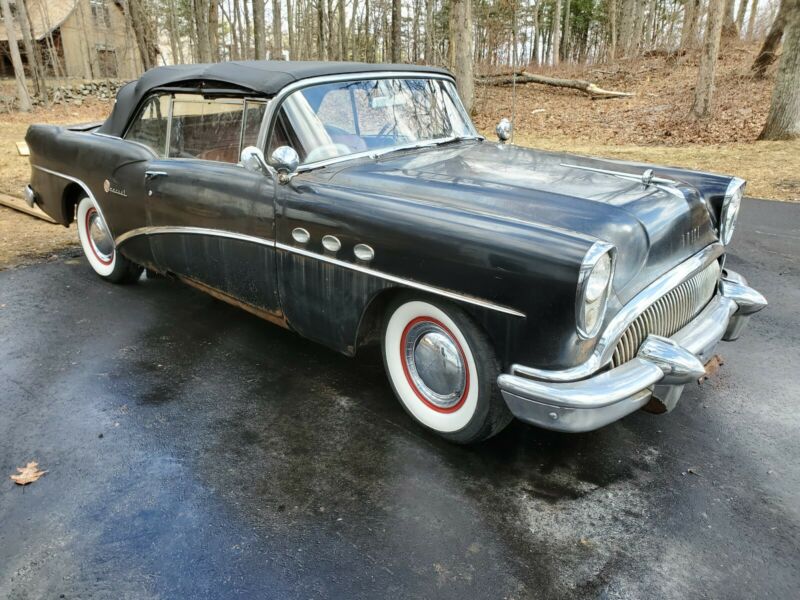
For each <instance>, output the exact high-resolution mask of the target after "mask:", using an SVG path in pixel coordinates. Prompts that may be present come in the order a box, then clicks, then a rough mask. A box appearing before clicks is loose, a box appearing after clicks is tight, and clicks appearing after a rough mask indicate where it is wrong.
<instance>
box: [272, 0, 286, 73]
mask: <svg viewBox="0 0 800 600" xmlns="http://www.w3.org/2000/svg"><path fill="white" fill-rule="evenodd" d="M270 58H272V59H273V60H282V59H283V28H282V25H281V0H272V52H271V53H270Z"/></svg>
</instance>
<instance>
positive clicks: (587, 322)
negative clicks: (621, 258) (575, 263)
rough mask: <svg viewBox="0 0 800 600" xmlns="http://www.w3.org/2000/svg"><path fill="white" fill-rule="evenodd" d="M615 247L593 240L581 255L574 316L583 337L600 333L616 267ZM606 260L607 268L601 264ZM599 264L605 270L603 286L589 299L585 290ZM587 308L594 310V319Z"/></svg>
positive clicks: (586, 337)
mask: <svg viewBox="0 0 800 600" xmlns="http://www.w3.org/2000/svg"><path fill="white" fill-rule="evenodd" d="M616 252H617V250H616V248H615V247H614V246H613V245H612V244H609V243H607V242H595V243H594V244H592V247H591V248H589V251H588V252H587V253H586V256H584V257H583V262H582V263H581V268H580V271H579V273H578V290H577V295H576V297H575V317H576V325H577V329H578V335H580V337H582V338H583V339H592V338H595V337H597V334H598V333H600V328H601V327H602V325H603V321H604V320H605V314H606V309H607V308H608V297H609V295H610V293H611V287H612V283H613V281H614V269H615V267H616ZM605 261H608V262H607V269H606V267H603V266H602V265H603V264H604V263H605ZM598 265H601V267H602V268H603V269H604V270H607V276H606V277H607V278H606V281H605V286H604V288H603V290H602V292H601V293H599V294H598V295H597V296H596V297H595V298H594V299H591V300H590V299H589V298H588V296H587V292H588V291H589V288H590V282H591V279H592V274H593V273H594V272H595V268H596V267H598ZM589 309H593V310H596V313H595V317H594V320H591V319H589V312H588V310H589Z"/></svg>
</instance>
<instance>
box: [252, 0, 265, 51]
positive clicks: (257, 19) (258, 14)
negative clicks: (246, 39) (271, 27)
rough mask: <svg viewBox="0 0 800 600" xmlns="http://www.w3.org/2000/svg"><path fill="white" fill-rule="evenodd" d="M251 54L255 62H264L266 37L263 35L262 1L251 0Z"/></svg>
mask: <svg viewBox="0 0 800 600" xmlns="http://www.w3.org/2000/svg"><path fill="white" fill-rule="evenodd" d="M253 43H254V44H255V51H254V53H253V55H254V57H255V59H256V60H264V55H265V52H266V47H267V44H266V35H265V33H264V0H253Z"/></svg>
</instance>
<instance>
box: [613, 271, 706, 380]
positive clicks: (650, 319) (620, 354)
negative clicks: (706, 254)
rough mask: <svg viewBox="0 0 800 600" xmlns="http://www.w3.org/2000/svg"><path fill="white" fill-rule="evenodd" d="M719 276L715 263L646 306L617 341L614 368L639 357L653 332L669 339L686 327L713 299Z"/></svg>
mask: <svg viewBox="0 0 800 600" xmlns="http://www.w3.org/2000/svg"><path fill="white" fill-rule="evenodd" d="M719 275H720V266H719V262H717V261H716V260H715V261H714V262H712V263H711V264H710V265H708V266H707V267H706V268H705V269H703V270H702V271H700V272H699V273H698V274H697V275H695V276H694V277H692V278H691V279H687V280H686V281H684V282H683V283H681V284H680V285H679V286H677V287H675V288H673V289H672V290H670V291H669V292H667V293H666V294H664V295H663V296H662V297H661V298H659V299H658V300H657V301H656V302H655V303H653V304H651V305H650V306H649V307H647V308H646V309H645V310H644V312H642V314H640V315H639V316H638V317H637V318H636V320H635V321H634V322H633V323H631V324H630V325H629V326H628V328H627V329H626V330H625V333H623V334H622V337H621V338H620V339H619V342H617V347H616V348H615V349H614V357H613V358H612V359H611V368H612V369H613V368H614V367H618V366H619V365H621V364H623V363H626V362H628V361H629V360H631V359H632V358H633V357H634V356H636V353H637V352H638V351H639V346H641V345H642V342H644V341H645V339H647V336H648V335H650V334H651V333H653V334H655V335H661V336H664V337H670V336H671V335H673V334H675V333H676V332H678V331H679V330H680V329H682V328H683V327H684V326H685V325H687V324H688V323H689V321H691V320H692V319H693V318H694V317H695V316H697V314H698V313H699V312H700V311H701V310H703V309H704V308H705V306H706V305H707V304H708V302H709V301H710V300H711V298H712V297H713V296H714V293H715V291H716V289H717V281H718V280H719Z"/></svg>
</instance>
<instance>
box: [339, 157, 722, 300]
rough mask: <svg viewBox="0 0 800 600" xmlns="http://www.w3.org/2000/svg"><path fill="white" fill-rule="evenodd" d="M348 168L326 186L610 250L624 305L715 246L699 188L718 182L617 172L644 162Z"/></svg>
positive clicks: (491, 161) (506, 161) (543, 160)
mask: <svg viewBox="0 0 800 600" xmlns="http://www.w3.org/2000/svg"><path fill="white" fill-rule="evenodd" d="M350 165H351V166H347V167H344V168H342V169H341V170H339V171H338V172H337V173H336V174H335V176H333V178H332V179H333V181H332V183H334V184H337V185H346V186H348V187H350V186H353V188H354V189H359V190H363V191H370V192H373V193H378V194H387V195H397V196H399V197H403V198H406V199H415V200H418V201H420V202H429V203H438V204H442V205H445V206H448V207H451V208H458V209H460V210H467V211H479V212H481V213H483V214H487V215H491V216H494V217H496V218H499V219H513V220H516V221H519V220H523V221H526V222H530V223H531V224H532V225H536V226H541V227H544V228H558V229H561V230H569V231H571V232H576V233H579V234H584V235H586V236H588V237H590V238H592V239H596V240H603V241H606V242H609V243H611V244H614V246H616V248H617V269H616V275H615V280H614V288H615V291H616V293H617V295H618V296H619V297H620V300H621V301H623V302H624V301H626V300H627V299H628V298H630V297H631V296H632V295H634V294H635V293H636V292H637V291H639V290H640V289H641V288H643V287H645V286H646V285H647V284H648V283H649V282H650V281H652V280H654V279H655V278H657V277H658V276H659V275H661V274H663V273H664V272H666V271H667V270H669V269H671V268H672V267H674V266H676V265H677V264H679V263H680V262H682V261H683V260H685V259H686V258H688V257H689V256H691V255H692V254H695V253H696V252H698V251H699V250H701V249H702V248H703V247H705V246H707V245H708V244H710V243H712V242H714V241H715V240H716V239H717V234H716V230H715V228H714V220H713V217H712V212H713V210H712V209H710V208H709V206H710V204H709V202H708V198H707V195H706V194H704V193H703V192H702V190H701V189H699V187H702V186H698V185H697V182H698V180H699V181H700V183H702V182H703V181H704V180H703V177H708V178H710V179H709V180H708V181H709V183H710V184H711V183H713V184H714V185H710V187H713V189H714V190H717V189H719V188H720V186H721V183H722V182H720V181H717V180H718V179H720V178H719V177H718V176H711V175H709V176H706V175H705V174H697V173H694V172H692V171H682V170H676V169H668V168H664V169H661V168H659V167H655V166H653V167H652V168H653V169H654V173H655V175H656V176H658V177H664V178H669V179H670V180H671V181H673V182H674V183H673V184H670V185H652V184H651V185H644V184H643V183H642V181H641V179H637V180H632V179H630V178H626V177H624V176H621V174H624V173H630V174H634V175H636V176H640V175H641V174H642V173H643V172H644V170H645V169H647V168H648V167H649V165H641V164H636V163H627V162H620V161H608V160H602V159H595V158H587V157H580V156H575V155H569V154H562V153H554V152H544V151H540V150H533V149H528V148H521V147H518V146H512V145H501V144H494V143H490V142H471V143H460V144H456V145H452V146H446V147H440V148H436V149H432V148H429V149H424V150H414V151H408V152H403V151H400V152H394V153H391V154H389V155H385V156H383V157H381V158H379V159H378V160H371V161H364V162H360V163H357V164H352V163H350ZM596 169H601V170H611V171H615V172H617V173H619V174H610V173H604V172H600V171H598V170H596ZM722 179H724V178H722ZM726 181H727V180H726ZM690 182H692V183H690Z"/></svg>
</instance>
